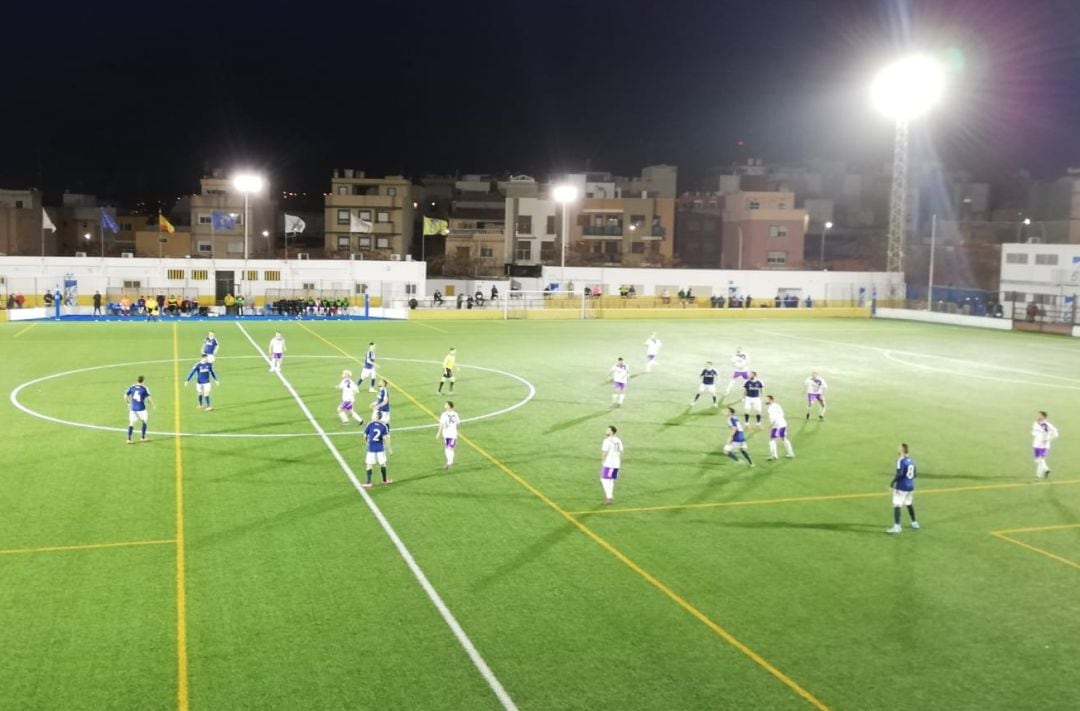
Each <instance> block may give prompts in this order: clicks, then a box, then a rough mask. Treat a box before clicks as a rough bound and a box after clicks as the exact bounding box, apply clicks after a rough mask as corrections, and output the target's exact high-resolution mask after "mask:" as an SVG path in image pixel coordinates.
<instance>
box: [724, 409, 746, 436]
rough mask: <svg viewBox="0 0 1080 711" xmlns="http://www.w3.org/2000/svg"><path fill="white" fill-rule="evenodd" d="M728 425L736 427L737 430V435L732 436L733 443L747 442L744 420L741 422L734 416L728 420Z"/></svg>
mask: <svg viewBox="0 0 1080 711" xmlns="http://www.w3.org/2000/svg"><path fill="white" fill-rule="evenodd" d="M727 423H728V427H734V428H735V433H734V434H732V435H731V441H732V442H745V441H746V432H745V431H744V430H743V426H742V420H740V419H739V418H738V417H736V416H735V415H732V416H731V417H729V418H728V421H727Z"/></svg>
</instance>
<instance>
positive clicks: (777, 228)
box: [769, 225, 787, 238]
mask: <svg viewBox="0 0 1080 711" xmlns="http://www.w3.org/2000/svg"><path fill="white" fill-rule="evenodd" d="M769 236H770V237H779V238H783V237H787V225H769Z"/></svg>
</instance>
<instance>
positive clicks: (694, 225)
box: [686, 220, 701, 232]
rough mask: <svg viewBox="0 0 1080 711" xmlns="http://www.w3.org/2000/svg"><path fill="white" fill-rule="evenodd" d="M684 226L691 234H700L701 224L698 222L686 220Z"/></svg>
mask: <svg viewBox="0 0 1080 711" xmlns="http://www.w3.org/2000/svg"><path fill="white" fill-rule="evenodd" d="M686 226H687V227H688V228H689V229H690V231H691V232H701V222H700V221H699V220H687V221H686Z"/></svg>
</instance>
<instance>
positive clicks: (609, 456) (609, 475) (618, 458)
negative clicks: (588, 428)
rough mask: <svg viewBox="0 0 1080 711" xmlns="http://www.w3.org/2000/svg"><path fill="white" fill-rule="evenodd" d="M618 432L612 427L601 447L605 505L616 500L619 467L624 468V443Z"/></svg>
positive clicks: (601, 483) (601, 480)
mask: <svg viewBox="0 0 1080 711" xmlns="http://www.w3.org/2000/svg"><path fill="white" fill-rule="evenodd" d="M618 431H619V430H618V429H617V428H616V427H615V425H610V426H609V427H608V428H607V434H606V435H605V436H604V441H603V443H602V444H601V445H600V456H601V461H600V486H601V487H602V488H603V489H604V504H611V502H612V501H614V500H615V480H616V479H618V478H619V467H621V466H622V453H623V443H622V440H621V439H619V437H618V435H616V434H615V433H616V432H618Z"/></svg>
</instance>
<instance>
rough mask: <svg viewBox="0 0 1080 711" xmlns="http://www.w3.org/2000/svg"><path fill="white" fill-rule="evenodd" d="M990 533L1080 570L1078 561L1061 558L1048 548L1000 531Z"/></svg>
mask: <svg viewBox="0 0 1080 711" xmlns="http://www.w3.org/2000/svg"><path fill="white" fill-rule="evenodd" d="M1064 528H1068V527H1064ZM1044 530H1049V529H1044ZM990 535H991V536H993V537H994V538H997V539H999V540H1002V541H1008V542H1009V543H1012V544H1013V545H1017V546H1020V547H1021V548H1026V549H1027V550H1029V551H1031V552H1033V553H1038V554H1039V555H1041V556H1046V557H1047V558H1050V559H1052V560H1056V561H1057V562H1059V563H1064V564H1065V565H1068V566H1071V567H1073V568H1076V569H1078V570H1080V563H1077V562H1076V561H1074V560H1069V559H1068V558H1063V557H1061V556H1059V555H1058V554H1056V553H1051V552H1050V551H1048V550H1043V549H1042V548H1038V547H1036V546H1033V545H1031V544H1030V543H1024V542H1023V541H1018V540H1016V539H1015V538H1010V537H1009V536H1006V535H1005V534H1003V533H1000V532H998V531H991V532H990Z"/></svg>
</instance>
